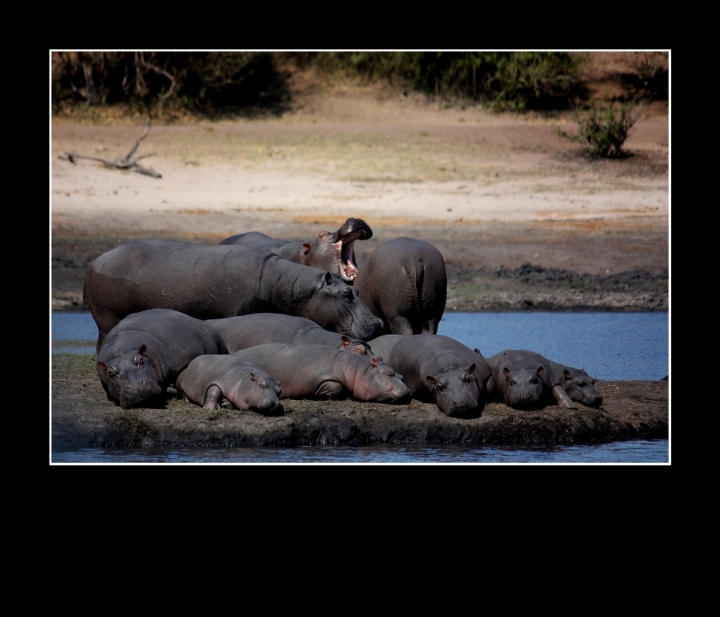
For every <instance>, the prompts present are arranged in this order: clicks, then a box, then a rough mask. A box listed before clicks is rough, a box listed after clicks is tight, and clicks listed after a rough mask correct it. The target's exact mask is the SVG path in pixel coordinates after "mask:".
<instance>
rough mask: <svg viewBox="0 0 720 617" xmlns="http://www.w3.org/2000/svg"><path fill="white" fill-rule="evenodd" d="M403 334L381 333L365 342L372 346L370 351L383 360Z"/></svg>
mask: <svg viewBox="0 0 720 617" xmlns="http://www.w3.org/2000/svg"><path fill="white" fill-rule="evenodd" d="M404 336H405V335H404V334H383V335H381V336H378V337H376V338H374V339H370V340H369V341H368V342H367V344H368V345H370V347H371V348H372V352H373V353H374V354H375V355H376V356H378V357H380V358H383V359H385V360H387V358H389V357H390V352H391V351H392V348H393V347H395V344H396V343H397V342H398V341H399V340H400V339H401V338H404Z"/></svg>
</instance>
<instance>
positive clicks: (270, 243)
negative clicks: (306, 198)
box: [220, 218, 373, 284]
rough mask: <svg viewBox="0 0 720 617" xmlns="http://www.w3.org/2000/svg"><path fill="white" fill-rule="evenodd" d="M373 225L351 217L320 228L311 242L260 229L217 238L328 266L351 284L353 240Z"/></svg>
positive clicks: (367, 236)
mask: <svg viewBox="0 0 720 617" xmlns="http://www.w3.org/2000/svg"><path fill="white" fill-rule="evenodd" d="M372 235H373V232H372V229H370V227H369V226H368V225H367V223H365V221H363V220H362V219H353V218H350V219H348V220H347V221H345V222H344V223H343V224H342V225H341V226H340V229H338V230H337V231H336V232H330V231H321V232H320V233H319V234H318V235H317V238H315V240H314V241H313V242H304V241H303V240H281V239H280V238H271V237H270V236H266V235H265V234H264V233H260V232H259V231H249V232H247V233H244V234H236V235H234V236H230V237H229V238H225V239H224V240H221V241H220V244H235V245H240V246H246V247H249V248H254V249H261V250H264V251H272V252H273V253H275V254H276V255H278V256H279V257H282V258H283V259H287V260H289V261H293V262H295V263H298V264H302V265H304V266H311V267H313V268H319V269H320V270H327V271H328V272H330V273H332V274H337V275H338V276H339V277H340V278H341V279H342V280H343V281H345V282H346V283H349V284H352V282H353V281H354V280H355V277H356V276H357V273H358V268H357V264H356V263H355V247H354V244H355V240H369V239H370V238H372Z"/></svg>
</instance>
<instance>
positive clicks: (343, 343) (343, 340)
mask: <svg viewBox="0 0 720 617" xmlns="http://www.w3.org/2000/svg"><path fill="white" fill-rule="evenodd" d="M350 345H352V340H351V339H350V337H349V336H348V335H347V334H343V335H342V336H341V337H340V347H350Z"/></svg>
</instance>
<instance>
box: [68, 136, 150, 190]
mask: <svg viewBox="0 0 720 617" xmlns="http://www.w3.org/2000/svg"><path fill="white" fill-rule="evenodd" d="M149 129H150V125H149V124H148V125H147V126H146V127H145V130H144V131H143V134H142V135H140V137H139V138H138V139H137V141H136V142H135V145H134V146H133V147H132V148H130V152H128V153H127V154H126V155H125V158H122V159H119V158H118V159H115V161H108V160H107V159H102V158H100V157H99V156H90V155H87V154H78V153H77V152H66V153H65V156H63V155H62V154H60V155H59V156H58V158H60V159H62V160H63V161H70V162H71V163H72V164H73V165H77V163H76V160H77V159H87V160H89V161H98V162H100V163H102V164H103V165H105V166H106V167H109V168H111V169H134V170H135V171H136V172H138V173H139V174H144V175H146V176H152V177H153V178H162V176H161V175H160V174H159V173H158V172H156V171H155V170H154V169H153V168H152V167H145V166H144V165H140V163H138V161H139V160H141V159H145V158H147V157H149V156H155V154H154V153H153V154H143V155H142V156H138V157H137V158H135V159H133V158H131V157H132V155H133V154H135V151H136V150H137V149H138V146H139V145H140V141H141V140H142V139H145V136H146V135H147V134H148V130H149Z"/></svg>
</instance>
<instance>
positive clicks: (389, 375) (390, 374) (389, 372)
mask: <svg viewBox="0 0 720 617" xmlns="http://www.w3.org/2000/svg"><path fill="white" fill-rule="evenodd" d="M383 373H385V375H387V376H388V377H392V376H393V375H394V374H395V373H393V372H392V371H391V370H385V371H383Z"/></svg>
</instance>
